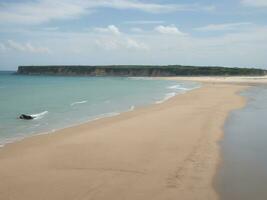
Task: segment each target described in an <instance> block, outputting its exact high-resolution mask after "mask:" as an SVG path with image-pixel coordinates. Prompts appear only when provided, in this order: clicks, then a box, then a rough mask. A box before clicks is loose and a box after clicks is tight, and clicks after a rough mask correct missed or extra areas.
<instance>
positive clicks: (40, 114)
mask: <svg viewBox="0 0 267 200" xmlns="http://www.w3.org/2000/svg"><path fill="white" fill-rule="evenodd" d="M47 113H48V111H44V112H41V113H36V114H30V116H32V117H33V118H34V119H42V118H43V116H44V115H46V114H47Z"/></svg>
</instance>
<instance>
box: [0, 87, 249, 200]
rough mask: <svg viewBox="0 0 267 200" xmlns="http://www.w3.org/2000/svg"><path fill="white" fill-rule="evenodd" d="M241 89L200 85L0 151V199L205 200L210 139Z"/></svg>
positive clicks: (214, 150) (210, 195)
mask: <svg viewBox="0 0 267 200" xmlns="http://www.w3.org/2000/svg"><path fill="white" fill-rule="evenodd" d="M244 88H245V86H241V85H233V84H231V85H230V84H205V85H203V87H202V88H200V89H196V90H194V91H191V92H188V93H186V94H183V95H178V96H176V97H174V98H172V99H170V100H168V101H167V102H165V103H163V104H158V105H152V106H149V107H146V108H139V109H137V110H134V111H132V112H128V113H123V114H121V115H119V116H115V117H111V118H105V119H101V120H97V121H94V122H90V123H86V124H83V125H80V126H76V127H72V128H67V129H63V130H61V131H58V132H56V133H53V134H47V135H41V136H36V137H31V138H28V139H24V140H23V141H20V142H16V143H13V144H9V145H7V146H5V147H4V148H2V149H0V180H1V181H0V199H1V200H9V199H12V200H13V199H14V200H37V199H38V200H39V199H43V200H61V199H62V200H93V199H96V200H152V199H153V200H174V199H175V200H177V199H181V200H195V199H199V200H209V199H212V200H214V199H218V195H217V194H216V192H215V190H214V188H213V177H214V174H215V172H216V167H217V164H218V162H219V160H220V156H219V155H220V153H219V147H218V145H217V141H218V140H219V139H220V138H221V136H222V133H223V132H222V127H223V124H224V121H225V118H226V117H227V114H228V112H229V111H230V110H232V109H235V108H239V107H241V106H243V105H244V103H245V100H244V99H243V98H242V97H241V96H239V95H237V94H236V93H237V92H238V91H240V90H242V89H244Z"/></svg>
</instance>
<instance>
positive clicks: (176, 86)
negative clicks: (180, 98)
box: [167, 85, 181, 89]
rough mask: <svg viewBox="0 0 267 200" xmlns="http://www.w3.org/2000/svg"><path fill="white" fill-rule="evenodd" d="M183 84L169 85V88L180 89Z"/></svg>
mask: <svg viewBox="0 0 267 200" xmlns="http://www.w3.org/2000/svg"><path fill="white" fill-rule="evenodd" d="M180 87H181V85H172V86H169V87H167V88H168V89H180Z"/></svg>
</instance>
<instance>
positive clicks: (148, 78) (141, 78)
mask: <svg viewBox="0 0 267 200" xmlns="http://www.w3.org/2000/svg"><path fill="white" fill-rule="evenodd" d="M128 78H129V79H132V80H153V79H154V78H153V77H128Z"/></svg>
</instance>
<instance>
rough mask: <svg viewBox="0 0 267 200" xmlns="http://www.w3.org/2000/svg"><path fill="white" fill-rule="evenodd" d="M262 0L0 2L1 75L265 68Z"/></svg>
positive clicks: (265, 2) (266, 23)
mask: <svg viewBox="0 0 267 200" xmlns="http://www.w3.org/2000/svg"><path fill="white" fill-rule="evenodd" d="M266 19H267V0H25V1H22V0H20V1H18V0H0V70H14V69H16V68H17V66H18V65H46V64H51V65H53V64H76V65H79V64H80V65H93V64H99V65H101V64H158V65H161V64H185V65H220V66H240V67H246V66H247V67H263V68H267V20H266Z"/></svg>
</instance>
